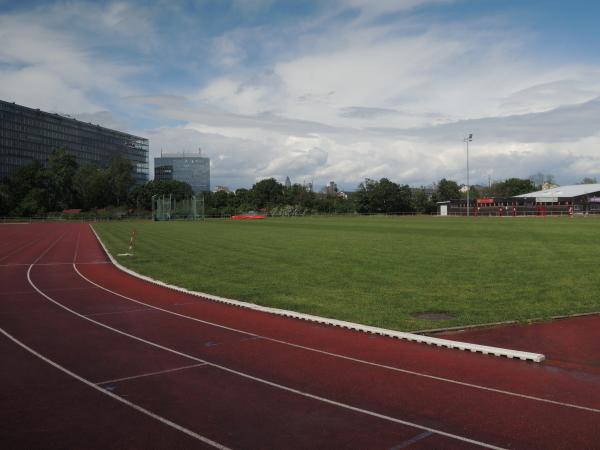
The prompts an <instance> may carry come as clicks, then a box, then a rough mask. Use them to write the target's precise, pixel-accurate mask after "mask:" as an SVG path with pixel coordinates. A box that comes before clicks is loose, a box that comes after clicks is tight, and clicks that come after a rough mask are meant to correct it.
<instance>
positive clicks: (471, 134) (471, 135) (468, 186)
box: [463, 133, 473, 217]
mask: <svg viewBox="0 0 600 450" xmlns="http://www.w3.org/2000/svg"><path fill="white" fill-rule="evenodd" d="M471 141H473V133H470V134H469V135H468V136H466V137H465V138H464V139H463V142H465V143H466V144H467V217H469V201H470V194H471V185H470V184H469V142H471Z"/></svg>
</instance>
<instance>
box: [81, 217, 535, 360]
mask: <svg viewBox="0 0 600 450" xmlns="http://www.w3.org/2000/svg"><path fill="white" fill-rule="evenodd" d="M90 228H91V229H92V231H93V233H94V234H95V235H96V239H98V242H100V245H101V246H102V248H103V249H104V252H105V253H106V255H107V256H108V257H109V258H110V260H111V262H112V263H113V264H114V265H115V266H116V267H117V268H119V269H120V270H122V271H123V272H126V273H128V274H130V275H132V276H134V277H137V278H140V279H142V280H145V281H148V282H150V283H153V284H157V285H159V286H163V287H166V288H168V289H172V290H175V291H179V292H184V293H186V294H190V295H195V296H197V297H202V298H204V299H207V300H213V301H216V302H220V303H226V304H228V305H232V306H239V307H242V308H248V309H253V310H256V311H261V312H265V313H269V314H275V315H278V316H284V317H290V318H294V319H300V320H306V321H308V322H315V323H320V324H323V325H332V326H336V327H340V328H346V329H349V330H355V331H362V332H365V333H370V334H378V335H381V336H388V337H391V338H396V339H403V340H406V341H410V342H418V343H422V344H427V345H435V346H437V347H445V348H451V349H457V350H463V351H469V352H473V353H482V354H484V355H493V356H505V357H507V358H511V359H512V358H516V359H521V360H524V361H525V360H528V361H533V362H542V361H543V360H544V359H545V356H544V355H542V354H540V353H531V352H523V351H520V350H511V349H506V348H500V347H491V346H487V345H479V344H470V343H467V342H459V341H452V340H449V339H441V338H435V337H430V336H422V335H419V334H414V333H405V332H402V331H394V330H387V329H385V328H379V327H372V326H368V325H361V324H358V323H352V322H346V321H343V320H337V319H327V318H324V317H319V316H313V315H311V314H303V313H297V312H294V311H288V310H285V309H279V308H270V307H267V306H260V305H255V304H253V303H246V302H241V301H239V300H232V299H228V298H224V297H219V296H216V295H211V294H205V293H203V292H196V291H190V290H187V289H184V288H181V287H179V286H174V285H172V284H167V283H163V282H162V281H159V280H155V279H154V278H150V277H147V276H145V275H141V274H139V273H137V272H134V271H133V270H131V269H128V268H127V267H124V266H122V265H121V264H119V262H118V261H117V260H116V259H115V258H113V256H112V255H111V254H110V252H109V251H108V249H107V248H106V246H105V245H104V243H103V242H102V240H101V239H100V236H98V234H97V233H96V231H95V230H94V228H93V227H92V225H90Z"/></svg>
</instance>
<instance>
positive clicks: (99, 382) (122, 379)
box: [96, 363, 207, 386]
mask: <svg viewBox="0 0 600 450" xmlns="http://www.w3.org/2000/svg"><path fill="white" fill-rule="evenodd" d="M206 365H207V364H206V363H198V364H191V365H188V366H182V367H175V368H174V369H166V370H159V371H158V372H146V373H141V374H139V375H132V376H130V377H122V378H114V379H112V380H106V381H98V382H97V383H96V384H97V385H98V386H100V385H103V384H109V383H118V382H120V381H128V380H137V379H138V378H146V377H152V376H154V375H162V374H165V373H171V372H179V371H181V370H186V369H192V368H194V367H203V366H206Z"/></svg>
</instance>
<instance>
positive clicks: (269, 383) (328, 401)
mask: <svg viewBox="0 0 600 450" xmlns="http://www.w3.org/2000/svg"><path fill="white" fill-rule="evenodd" d="M34 264H35V263H34ZM34 264H31V266H30V267H29V269H28V270H27V280H28V281H29V284H30V285H31V286H32V287H33V288H34V289H35V290H36V291H37V292H38V293H39V294H40V295H41V296H43V297H44V298H46V299H47V300H49V301H50V302H52V303H54V304H55V305H57V306H59V307H60V308H63V309H64V310H66V311H68V312H70V313H72V314H74V315H76V316H78V317H80V318H82V319H84V320H87V321H90V322H92V323H94V324H96V325H98V326H100V327H103V328H106V329H107V330H111V331H113V332H115V333H117V334H120V335H123V336H127V337H129V338H131V339H133V340H136V341H139V342H143V343H145V344H147V345H150V346H152V347H155V348H158V349H161V350H165V351H167V352H170V353H173V354H175V355H179V356H182V357H184V358H189V359H191V360H192V361H196V362H199V363H205V364H207V365H209V366H211V367H215V368H217V369H220V370H222V371H224V372H228V373H232V374H234V375H238V376H240V377H242V378H246V379H249V380H253V381H256V382H258V383H262V384H265V385H267V386H271V387H274V388H277V389H281V390H283V391H287V392H291V393H293V394H297V395H299V396H302V397H306V398H310V399H313V400H317V401H320V402H323V403H326V404H330V405H334V406H338V407H340V408H343V409H347V410H350V411H354V412H358V413H361V414H365V415H368V416H371V417H376V418H379V419H383V420H386V421H389V422H393V423H397V424H400V425H405V426H409V427H414V428H418V429H420V430H424V431H431V432H432V433H435V434H439V435H441V436H446V437H449V438H452V439H456V440H459V441H462V442H467V443H470V444H474V445H479V446H481V447H485V448H492V449H502V447H497V446H495V445H491V444H487V443H485V442H482V441H477V440H474V439H470V438H467V437H464V436H460V435H457V434H453V433H448V432H445V431H442V430H438V429H435V428H431V427H427V426H424V425H420V424H417V423H414V422H409V421H406V420H402V419H397V418H395V417H391V416H386V415H384V414H379V413H377V412H374V411H370V410H367V409H362V408H358V407H356V406H352V405H348V404H346V403H341V402H337V401H335V400H331V399H328V398H325V397H320V396H318V395H314V394H310V393H308V392H304V391H300V390H298V389H294V388H291V387H289V386H285V385H282V384H278V383H275V382H272V381H269V380H265V379H263V378H259V377H255V376H253V375H249V374H247V373H244V372H240V371H237V370H234V369H231V368H229V367H226V366H222V365H219V364H216V363H213V362H210V361H207V360H204V359H201V358H197V357H196V356H193V355H190V354H187V353H183V352H180V351H178V350H175V349H173V348H170V347H166V346H164V345H161V344H157V343H156V342H152V341H149V340H147V339H143V338H141V337H138V336H135V335H133V334H129V333H127V332H125V331H122V330H119V329H117V328H113V327H111V326H109V325H106V324H104V323H102V322H98V321H97V320H94V319H92V318H90V317H86V316H84V315H83V314H80V313H78V312H77V311H75V310H73V309H71V308H69V307H68V306H65V305H63V304H62V303H60V302H58V301H56V300H54V299H53V298H51V297H50V296H48V295H46V294H45V293H44V292H43V291H42V290H40V289H39V288H38V287H37V286H36V285H35V283H34V282H33V281H32V279H31V269H32V268H33V266H34ZM96 387H97V386H96ZM98 389H100V388H98ZM103 391H104V390H103ZM107 393H108V392H107Z"/></svg>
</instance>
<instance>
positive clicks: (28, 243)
mask: <svg viewBox="0 0 600 450" xmlns="http://www.w3.org/2000/svg"><path fill="white" fill-rule="evenodd" d="M41 240H42V238H39V239H37V240H35V241H29V242H26V243H25V244H23V245H19V246H18V247H17V248H14V249H12V250H11V251H10V252H8V253H7V254H5V255H4V256H3V257H2V258H0V261H4V260H5V259H6V258H8V257H9V256H12V255H14V254H15V253H18V252H20V251H21V250H23V249H25V248H27V247H31V246H32V245H33V244H36V243H38V242H39V241H41Z"/></svg>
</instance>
